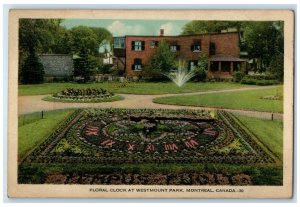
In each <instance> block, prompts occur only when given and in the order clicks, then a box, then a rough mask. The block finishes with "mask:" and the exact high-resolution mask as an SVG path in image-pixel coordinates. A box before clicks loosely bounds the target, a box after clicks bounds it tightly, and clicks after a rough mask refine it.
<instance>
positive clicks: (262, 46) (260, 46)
mask: <svg viewBox="0 0 300 207" xmlns="http://www.w3.org/2000/svg"><path fill="white" fill-rule="evenodd" d="M244 42H245V45H246V49H247V51H248V53H249V56H250V57H251V58H255V59H256V63H257V69H258V70H260V71H265V70H266V69H267V68H268V67H269V66H270V63H271V62H272V61H273V58H275V56H277V55H279V54H281V53H282V54H283V25H282V23H281V22H249V23H248V24H247V25H246V26H245V28H244Z"/></svg>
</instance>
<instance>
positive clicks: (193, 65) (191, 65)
mask: <svg viewBox="0 0 300 207" xmlns="http://www.w3.org/2000/svg"><path fill="white" fill-rule="evenodd" d="M189 63H190V64H189V70H193V69H195V67H197V66H198V60H191V61H189Z"/></svg>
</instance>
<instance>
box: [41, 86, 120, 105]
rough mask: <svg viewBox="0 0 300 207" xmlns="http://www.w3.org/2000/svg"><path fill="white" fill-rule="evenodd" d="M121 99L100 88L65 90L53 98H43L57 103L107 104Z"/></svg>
mask: <svg viewBox="0 0 300 207" xmlns="http://www.w3.org/2000/svg"><path fill="white" fill-rule="evenodd" d="M121 99H122V97H121V96H118V95H114V94H113V93H111V92H108V91H107V90H105V89H102V88H100V89H95V88H86V89H76V88H67V89H65V90H63V91H61V92H59V93H55V94H53V96H50V97H46V98H44V100H45V101H58V102H109V101H117V100H121Z"/></svg>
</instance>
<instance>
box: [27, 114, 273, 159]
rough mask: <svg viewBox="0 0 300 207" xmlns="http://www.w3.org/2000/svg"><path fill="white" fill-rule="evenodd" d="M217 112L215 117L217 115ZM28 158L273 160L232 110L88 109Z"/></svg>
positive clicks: (66, 123) (67, 122) (70, 119)
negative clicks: (227, 111)
mask: <svg viewBox="0 0 300 207" xmlns="http://www.w3.org/2000/svg"><path fill="white" fill-rule="evenodd" d="M214 117H215V118H214ZM24 162H25V163H32V162H33V163H104V164H105V163H106V164H113V163H116V164H117V163H228V164H247V163H274V162H275V160H274V158H273V156H272V155H270V152H266V151H265V150H264V148H262V147H261V146H260V145H259V144H258V143H257V142H256V141H255V139H253V138H252V137H251V135H249V134H248V133H247V132H246V131H245V130H244V129H243V127H241V126H240V124H239V123H237V122H236V121H235V120H234V118H233V117H232V115H230V114H229V113H226V112H223V111H219V112H217V114H216V115H211V113H208V112H205V111H188V110H146V109H137V110H129V109H85V110H78V111H77V112H76V113H74V114H73V115H72V116H71V117H70V118H69V119H68V121H66V122H65V124H63V125H61V127H60V128H59V129H58V130H56V131H55V132H54V133H53V134H52V135H51V136H50V137H49V138H48V139H46V141H45V142H44V143H42V144H41V145H40V146H39V147H37V148H36V149H35V150H34V151H33V152H32V153H31V154H30V155H29V156H28V157H27V158H26V159H25V160H24Z"/></svg>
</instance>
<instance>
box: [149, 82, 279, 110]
mask: <svg viewBox="0 0 300 207" xmlns="http://www.w3.org/2000/svg"><path fill="white" fill-rule="evenodd" d="M282 93H283V87H282V86H277V87H275V88H269V89H261V90H252V91H239V92H225V93H213V94H203V95H186V96H171V97H162V98H156V99H154V100H153V102H155V103H160V104H171V105H184V106H207V107H215V108H229V109H242V110H254V111H268V112H280V113H282V112H283V101H282V100H267V99H262V98H261V97H264V96H269V95H277V94H279V95H281V96H282Z"/></svg>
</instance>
